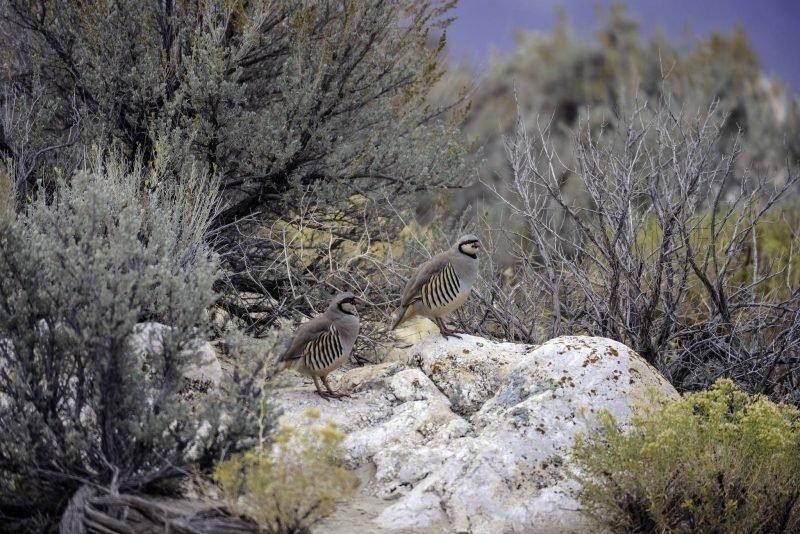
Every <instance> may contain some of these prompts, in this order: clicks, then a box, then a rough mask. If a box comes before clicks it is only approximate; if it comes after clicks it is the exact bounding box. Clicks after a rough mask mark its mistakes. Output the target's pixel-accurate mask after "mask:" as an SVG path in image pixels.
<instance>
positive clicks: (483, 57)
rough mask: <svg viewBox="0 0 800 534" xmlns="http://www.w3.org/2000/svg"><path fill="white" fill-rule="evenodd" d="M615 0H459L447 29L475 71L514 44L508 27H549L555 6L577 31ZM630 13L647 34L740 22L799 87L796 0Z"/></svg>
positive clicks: (691, 2) (679, 0)
mask: <svg viewBox="0 0 800 534" xmlns="http://www.w3.org/2000/svg"><path fill="white" fill-rule="evenodd" d="M613 3H615V2H614V1H613V0H460V2H459V6H458V7H457V8H456V12H455V15H456V16H457V17H458V20H456V21H455V22H454V23H453V25H452V26H451V27H450V29H449V30H448V41H449V44H450V48H451V49H452V51H453V53H454V54H455V55H456V57H459V56H460V57H463V58H465V59H467V60H468V61H469V62H470V63H471V64H472V65H473V66H475V67H476V68H477V69H478V70H479V71H481V70H483V69H485V67H486V65H487V64H488V58H489V57H490V55H491V51H492V50H495V51H499V52H505V51H509V50H511V49H512V48H513V45H514V40H513V37H512V31H513V30H514V29H515V28H519V29H522V30H525V29H533V30H548V29H550V28H552V26H553V24H554V23H555V21H556V9H557V8H558V7H559V6H561V7H563V8H564V10H565V12H566V14H567V19H568V20H569V22H570V23H571V24H572V25H573V26H574V27H575V28H576V29H577V30H579V31H586V32H591V31H594V30H595V29H596V28H597V17H596V12H595V6H596V5H598V4H599V5H602V6H609V5H611V4H613ZM625 3H626V4H627V6H628V12H629V13H631V14H633V15H635V16H636V18H637V19H638V20H639V21H640V22H641V23H642V27H643V31H644V32H647V33H649V31H650V30H652V29H653V28H660V29H661V30H663V31H664V33H666V34H667V35H668V36H670V37H678V38H682V37H684V36H685V35H686V33H685V30H686V29H687V27H688V28H689V29H690V31H691V34H690V35H694V36H698V37H705V36H707V35H708V34H709V33H710V32H711V31H712V30H715V29H720V30H723V31H724V32H726V33H729V32H730V29H731V27H732V26H733V25H735V24H737V23H741V24H742V25H743V26H744V28H745V32H746V33H747V36H748V38H749V39H750V42H751V43H752V45H753V48H755V51H756V53H757V54H758V56H759V58H760V59H761V64H762V65H763V66H764V69H765V70H766V72H767V73H768V74H770V75H772V76H775V77H777V78H780V79H781V80H783V81H784V82H785V83H786V84H787V85H789V86H790V87H791V88H792V89H793V90H794V92H795V93H796V92H798V91H800V0H630V1H628V2H625Z"/></svg>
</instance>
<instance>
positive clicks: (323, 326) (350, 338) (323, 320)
mask: <svg viewBox="0 0 800 534" xmlns="http://www.w3.org/2000/svg"><path fill="white" fill-rule="evenodd" d="M358 303H360V301H359V300H358V299H357V298H356V297H355V295H353V294H352V293H349V292H347V293H339V294H338V295H336V296H335V297H334V298H333V300H331V303H330V304H329V305H328V309H327V310H325V313H323V314H322V315H319V316H317V317H315V318H313V319H311V320H310V321H308V322H307V323H304V324H302V325H300V327H299V328H298V329H297V332H296V333H295V335H294V338H293V339H292V342H291V344H290V345H289V348H288V349H286V351H285V352H284V353H283V354H281V356H280V357H279V358H278V365H279V366H281V368H282V369H288V368H289V367H293V368H294V369H295V370H297V371H298V372H300V373H301V374H304V375H306V376H310V377H311V378H312V379H313V380H314V386H315V387H316V388H317V394H319V396H320V397H322V398H328V397H333V398H340V397H344V396H346V395H345V394H343V393H336V392H334V391H333V389H331V386H330V384H329V383H328V373H330V372H331V371H333V370H334V369H337V368H339V367H340V366H341V365H342V364H344V363H345V362H346V361H347V358H348V357H349V356H350V351H352V350H353V344H354V343H355V342H356V337H358V331H359V329H360V326H361V325H360V321H359V318H358V311H357V310H356V304H358ZM320 379H321V380H322V383H323V384H324V385H325V389H326V390H327V392H325V391H322V389H321V388H320V387H319V381H320Z"/></svg>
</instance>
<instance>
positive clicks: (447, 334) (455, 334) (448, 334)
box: [439, 330, 463, 339]
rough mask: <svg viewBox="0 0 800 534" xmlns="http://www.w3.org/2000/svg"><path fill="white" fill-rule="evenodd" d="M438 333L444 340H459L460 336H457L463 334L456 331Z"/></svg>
mask: <svg viewBox="0 0 800 534" xmlns="http://www.w3.org/2000/svg"><path fill="white" fill-rule="evenodd" d="M439 333H440V334H442V337H444V338H445V339H447V338H449V337H454V338H456V339H461V336H459V335H458V334H463V332H458V331H457V330H440V331H439Z"/></svg>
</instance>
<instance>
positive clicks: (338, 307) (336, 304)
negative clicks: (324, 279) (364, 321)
mask: <svg viewBox="0 0 800 534" xmlns="http://www.w3.org/2000/svg"><path fill="white" fill-rule="evenodd" d="M358 304H361V300H359V299H358V298H357V297H356V296H355V295H354V294H352V293H351V292H349V291H345V292H344V293H339V294H338V295H336V296H335V297H334V298H333V300H332V301H331V304H330V306H329V307H328V309H329V310H332V311H335V312H338V313H344V314H346V315H355V316H356V317H358V309H357V308H356V306H357V305H358Z"/></svg>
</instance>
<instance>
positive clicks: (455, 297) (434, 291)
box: [392, 234, 481, 338]
mask: <svg viewBox="0 0 800 534" xmlns="http://www.w3.org/2000/svg"><path fill="white" fill-rule="evenodd" d="M480 246H481V244H480V241H479V240H478V238H477V237H476V236H474V235H472V234H468V235H465V236H464V237H462V238H461V239H459V240H458V242H457V243H456V244H455V245H453V247H452V248H450V249H449V250H446V251H444V252H442V253H441V254H437V255H436V256H434V257H433V258H431V259H430V260H428V261H426V262H425V263H423V264H422V265H420V266H419V268H418V269H417V271H416V272H415V273H414V275H413V276H412V277H411V278H410V279H409V281H408V284H406V288H405V291H403V298H402V300H401V301H400V306H399V307H398V308H397V312H396V314H397V316H396V318H395V321H394V324H393V325H392V330H394V329H395V328H397V326H398V325H400V324H401V323H403V322H405V321H407V320H409V319H411V318H412V317H414V316H416V315H421V316H423V317H427V318H428V319H431V320H432V321H434V322H435V323H436V325H437V326H438V327H439V332H441V333H442V335H443V336H444V337H445V338H447V337H448V336H454V337H458V336H457V335H456V333H457V332H456V331H455V330H450V329H449V328H447V325H445V323H444V317H445V316H447V315H448V314H450V313H452V312H454V311H455V310H457V309H458V308H459V307H460V306H461V305H462V304H464V303H465V302H466V301H467V297H469V293H470V291H471V290H472V284H474V283H475V278H476V277H477V276H478V250H479V249H480Z"/></svg>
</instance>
